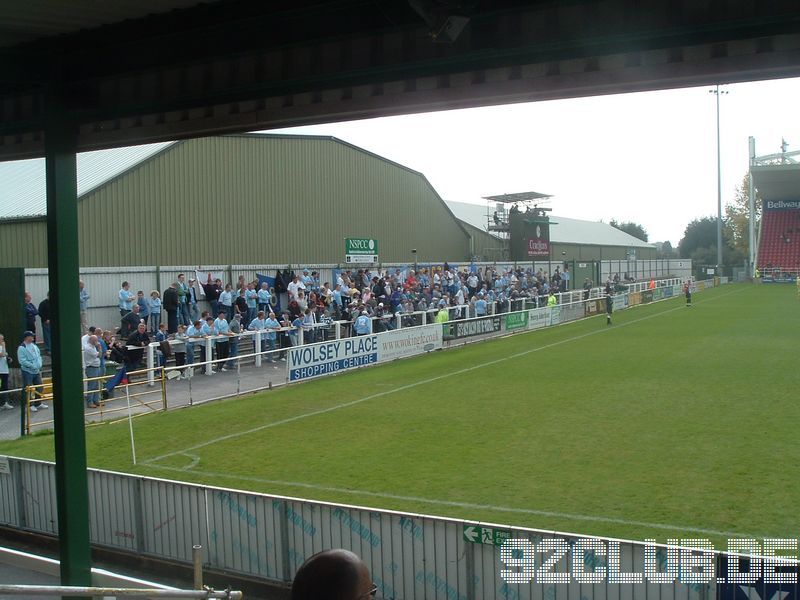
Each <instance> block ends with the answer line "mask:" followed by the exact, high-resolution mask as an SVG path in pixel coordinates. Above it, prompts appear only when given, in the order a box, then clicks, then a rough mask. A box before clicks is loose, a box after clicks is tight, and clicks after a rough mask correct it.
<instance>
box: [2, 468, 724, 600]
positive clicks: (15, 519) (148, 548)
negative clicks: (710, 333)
mask: <svg viewBox="0 0 800 600" xmlns="http://www.w3.org/2000/svg"><path fill="white" fill-rule="evenodd" d="M2 460H4V461H6V462H7V469H4V470H2V471H0V492H1V493H0V524H2V525H5V526H8V527H14V528H18V529H23V530H27V531H33V532H36V533H42V534H48V535H56V534H57V525H56V518H55V515H56V513H55V484H54V481H55V479H54V477H55V467H54V465H53V464H51V463H45V462H38V461H32V460H23V459H17V458H7V459H2ZM88 475H89V515H90V522H91V541H92V543H93V544H95V545H97V546H99V547H107V548H113V549H116V550H123V551H129V552H133V553H136V554H141V555H146V556H151V557H156V558H163V559H167V560H172V561H179V562H182V563H185V564H191V561H192V556H191V548H192V545H193V544H202V545H203V546H205V547H206V548H207V558H206V565H205V566H206V567H209V568H212V569H220V570H226V571H230V572H235V573H240V574H243V575H247V576H251V577H256V578H260V579H267V580H273V581H276V582H283V583H288V582H290V581H291V580H292V578H293V577H294V574H295V573H296V571H297V568H298V567H299V566H300V565H301V564H302V563H303V561H304V560H305V559H306V558H308V557H309V556H311V555H312V554H314V553H316V552H319V551H321V550H324V549H329V548H346V549H348V550H352V551H353V552H355V553H356V554H358V555H359V556H360V557H361V558H362V559H363V560H364V561H365V562H366V564H367V566H368V567H369V569H370V573H371V574H372V578H373V580H374V581H375V583H376V584H377V586H378V596H379V597H380V598H395V599H398V600H400V599H406V598H432V599H447V600H454V599H455V600H468V599H476V600H477V599H487V600H489V599H492V600H494V599H503V600H507V599H508V598H515V599H520V600H522V599H537V600H539V599H541V600H556V599H557V598H558V597H562V598H565V599H566V598H575V599H576V600H582V599H584V598H585V599H587V600H594V599H603V600H609V599H615V598H619V599H631V600H638V599H653V600H695V599H697V600H700V599H707V598H711V597H713V596H714V595H715V588H714V586H713V585H711V584H703V585H701V584H686V583H672V584H660V585H659V584H646V583H641V584H622V583H611V582H609V581H608V580H606V581H603V582H600V583H596V584H587V583H572V584H543V583H539V582H536V581H533V582H530V583H508V582H506V581H505V580H504V579H503V577H502V576H501V571H502V570H503V569H509V568H511V567H509V565H508V555H506V556H502V555H501V553H502V550H501V544H502V543H503V542H504V541H505V540H506V539H521V540H528V541H530V542H532V543H533V544H535V545H539V544H541V542H542V540H543V539H545V538H551V537H553V536H558V537H562V538H564V540H565V541H566V543H567V544H568V545H569V546H570V547H574V545H575V543H576V542H577V541H578V540H579V539H581V536H576V535H572V534H557V533H554V532H549V531H543V530H535V529H527V528H519V527H511V526H506V525H493V524H486V523H476V522H470V521H462V520H457V519H448V518H442V517H433V516H426V515H418V514H410V513H403V512H396V511H385V510H376V509H372V508H366V507H360V506H350V505H341V504H332V503H327V502H315V501H309V500H304V499H299V498H288V497H282V496H271V495H266V494H257V493H251V492H244V491H238V490H231V489H225V488H216V487H210V486H200V485H193V484H187V483H180V482H175V481H168V480H163V479H154V478H149V477H139V476H134V475H126V474H121V473H113V472H108V471H100V470H95V469H91V470H89V474H88ZM476 532H478V533H479V537H477V536H476ZM481 542H484V543H481ZM602 542H603V544H605V545H606V548H609V549H610V548H612V546H611V545H610V544H616V545H618V547H619V550H620V561H619V569H620V570H621V571H624V572H640V573H642V572H644V561H645V546H644V544H642V543H638V542H632V541H617V540H609V539H605V540H603V541H602ZM655 552H656V554H657V560H659V561H662V562H663V561H664V560H666V555H667V554H666V553H667V550H666V548H664V547H657V548H656V549H655ZM586 556H587V558H586V560H587V561H589V562H592V563H593V564H597V561H600V562H603V564H606V562H605V561H606V559H605V558H602V553H601V552H598V553H597V555H592V554H591V553H589V554H587V555H586ZM512 570H513V569H512ZM553 570H554V571H560V572H563V573H570V572H572V571H573V568H572V566H571V565H570V564H569V559H568V557H566V556H565V557H563V558H561V559H560V560H559V561H557V562H556V563H555V565H554V569H553Z"/></svg>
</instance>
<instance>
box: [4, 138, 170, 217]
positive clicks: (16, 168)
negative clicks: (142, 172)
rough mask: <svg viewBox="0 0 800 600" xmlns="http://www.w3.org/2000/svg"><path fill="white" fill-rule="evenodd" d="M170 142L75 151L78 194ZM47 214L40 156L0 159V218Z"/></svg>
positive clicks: (87, 190) (129, 167) (129, 166)
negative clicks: (9, 159)
mask: <svg viewBox="0 0 800 600" xmlns="http://www.w3.org/2000/svg"><path fill="white" fill-rule="evenodd" d="M173 143H174V142H164V143H159V144H146V145H144V146H130V147H128V148H115V149H113V150H98V151H95V152H83V153H81V154H78V196H82V195H84V194H86V193H88V192H90V191H92V190H93V189H95V188H97V187H99V186H101V185H103V184H104V183H106V182H108V181H110V180H111V179H114V177H116V176H118V175H121V174H122V173H124V172H125V171H128V170H129V169H132V168H133V167H135V166H136V165H138V164H139V163H141V162H143V161H145V160H147V159H148V158H150V157H151V156H154V155H155V154H157V153H158V152H160V151H161V150H163V149H164V148H167V147H168V146H170V145H171V144H173ZM46 213H47V194H46V188H45V169H44V159H43V158H35V159H31V160H19V161H13V162H0V219H9V218H14V217H37V216H41V215H44V214H46Z"/></svg>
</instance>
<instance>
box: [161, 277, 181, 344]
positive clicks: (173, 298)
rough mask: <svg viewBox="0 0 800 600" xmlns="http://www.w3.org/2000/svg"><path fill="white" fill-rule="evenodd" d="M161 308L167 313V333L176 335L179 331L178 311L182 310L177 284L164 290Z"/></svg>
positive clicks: (172, 284)
mask: <svg viewBox="0 0 800 600" xmlns="http://www.w3.org/2000/svg"><path fill="white" fill-rule="evenodd" d="M161 308H163V309H164V310H165V311H166V312H167V333H175V332H176V331H178V309H179V308H180V305H179V302H178V284H177V283H171V284H170V286H169V287H168V288H167V289H166V290H164V297H163V299H162V300H161Z"/></svg>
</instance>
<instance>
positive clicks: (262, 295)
mask: <svg viewBox="0 0 800 600" xmlns="http://www.w3.org/2000/svg"><path fill="white" fill-rule="evenodd" d="M256 294H257V299H258V310H260V311H263V312H264V313H265V314H266V312H267V311H268V310H269V303H270V300H271V299H272V294H270V293H269V286H268V285H267V282H266V281H265V282H264V283H262V284H261V289H260V290H258V292H257V293H256Z"/></svg>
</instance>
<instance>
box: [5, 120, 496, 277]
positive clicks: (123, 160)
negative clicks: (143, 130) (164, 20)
mask: <svg viewBox="0 0 800 600" xmlns="http://www.w3.org/2000/svg"><path fill="white" fill-rule="evenodd" d="M89 155H90V156H86V155H84V156H82V157H79V166H78V177H79V196H80V198H79V207H78V208H79V218H80V222H79V230H80V263H81V266H83V267H95V266H98V267H99V266H120V267H122V266H136V265H164V264H169V265H176V264H294V265H296V264H337V263H343V262H344V261H345V256H344V239H345V238H374V239H377V240H378V241H379V244H380V245H379V249H380V255H379V259H380V261H381V262H407V261H411V260H413V256H412V253H411V250H412V249H416V251H417V252H416V258H417V260H419V261H421V262H422V261H437V262H438V261H444V260H449V261H457V262H463V261H464V260H466V259H468V258H469V257H470V256H472V254H473V253H474V252H475V250H476V249H475V239H474V238H475V237H477V238H479V241H478V244H479V245H480V240H485V239H486V236H485V234H483V232H480V231H474V232H472V233H470V231H469V228H468V227H467V226H465V225H464V224H462V223H461V221H459V220H458V219H456V218H455V216H454V215H453V214H452V212H451V211H450V209H449V208H448V207H447V205H446V204H445V202H444V201H443V200H442V199H441V198H440V197H439V195H438V194H437V193H436V190H434V189H433V187H432V186H431V184H430V183H429V182H428V180H427V179H426V178H425V176H424V175H423V174H422V173H419V172H417V171H414V170H412V169H409V168H407V167H404V166H402V165H399V164H397V163H395V162H392V161H390V160H387V159H385V158H383V157H380V156H377V155H376V154H373V153H371V152H367V151H366V150H363V149H361V148H358V147H356V146H353V145H351V144H348V143H346V142H343V141H342V140H339V139H336V138H333V137H319V136H297V135H262V134H248V135H226V136H220V137H212V138H201V139H192V140H187V141H181V142H175V143H170V144H156V145H150V146H147V147H139V148H128V149H119V150H114V151H109V152H105V153H100V152H98V153H89ZM0 181H2V182H3V183H2V184H0V207H2V212H0V266H5V267H8V266H21V267H46V266H47V245H46V244H47V242H46V236H45V218H44V214H45V210H46V207H45V190H44V163H43V161H42V160H34V161H22V162H18V163H2V164H0ZM477 250H478V251H480V248H478V249H477Z"/></svg>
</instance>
